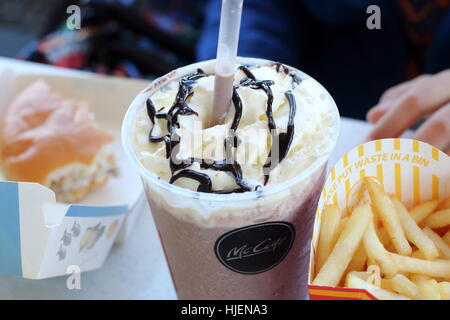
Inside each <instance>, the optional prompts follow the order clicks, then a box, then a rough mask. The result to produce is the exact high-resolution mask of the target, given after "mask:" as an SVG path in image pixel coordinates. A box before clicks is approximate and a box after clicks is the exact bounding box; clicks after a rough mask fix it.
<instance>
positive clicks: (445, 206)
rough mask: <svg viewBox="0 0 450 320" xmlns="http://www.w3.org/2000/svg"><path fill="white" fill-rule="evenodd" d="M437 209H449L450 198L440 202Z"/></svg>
mask: <svg viewBox="0 0 450 320" xmlns="http://www.w3.org/2000/svg"><path fill="white" fill-rule="evenodd" d="M439 209H450V197H448V198H447V199H445V200H444V201H442V203H441V204H440V205H439Z"/></svg>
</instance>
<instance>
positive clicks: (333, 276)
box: [313, 205, 373, 286]
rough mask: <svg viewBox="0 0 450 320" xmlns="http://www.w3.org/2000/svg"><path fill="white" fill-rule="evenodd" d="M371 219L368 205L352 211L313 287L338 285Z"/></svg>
mask: <svg viewBox="0 0 450 320" xmlns="http://www.w3.org/2000/svg"><path fill="white" fill-rule="evenodd" d="M372 217H373V216H372V211H371V210H370V206H369V205H362V206H359V207H357V208H356V209H355V210H354V211H353V214H352V215H351V217H350V218H349V219H348V221H347V223H346V224H345V227H344V230H342V234H341V235H340V236H339V238H338V240H337V242H336V245H335V246H334V248H333V251H331V253H330V255H329V256H328V259H327V260H326V261H325V263H324V265H323V266H322V268H321V269H320V271H319V274H318V275H317V277H316V278H315V279H314V281H313V285H318V286H336V285H337V284H338V283H339V280H340V279H341V277H342V275H343V273H344V271H345V269H346V268H347V266H348V264H349V263H350V260H351V259H352V257H353V254H354V253H355V251H356V249H357V248H358V246H359V243H360V242H361V239H362V237H363V234H364V232H365V230H366V228H367V225H368V224H369V221H370V220H371V219H372Z"/></svg>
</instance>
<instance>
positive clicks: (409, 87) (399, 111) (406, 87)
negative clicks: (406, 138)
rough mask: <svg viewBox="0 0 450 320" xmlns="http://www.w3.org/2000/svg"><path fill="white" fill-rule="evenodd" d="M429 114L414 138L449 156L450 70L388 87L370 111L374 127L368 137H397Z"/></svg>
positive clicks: (368, 117)
mask: <svg viewBox="0 0 450 320" xmlns="http://www.w3.org/2000/svg"><path fill="white" fill-rule="evenodd" d="M426 116H428V118H427V120H426V121H425V122H424V123H423V124H422V125H421V126H420V127H419V129H417V131H416V132H415V134H414V137H413V138H414V139H417V140H420V141H424V142H427V143H429V144H431V145H433V146H435V147H437V148H439V149H441V150H443V151H445V152H446V153H447V154H449V155H450V69H449V70H445V71H442V72H440V73H438V74H436V75H422V76H419V77H417V78H415V79H413V80H411V81H408V82H405V83H402V84H400V85H397V86H395V87H392V88H390V89H389V90H387V91H386V92H385V93H384V94H383V96H382V97H381V99H380V101H379V102H378V104H377V105H376V106H375V107H373V108H372V109H370V110H369V112H368V113H367V120H368V121H369V122H370V123H372V124H373V128H372V131H371V132H370V134H369V135H368V137H367V138H366V140H367V141H370V140H375V139H383V138H397V137H399V136H400V135H401V134H402V133H403V132H404V131H406V130H407V129H409V128H411V127H412V126H413V125H414V124H415V123H417V121H419V120H420V119H422V118H423V117H426Z"/></svg>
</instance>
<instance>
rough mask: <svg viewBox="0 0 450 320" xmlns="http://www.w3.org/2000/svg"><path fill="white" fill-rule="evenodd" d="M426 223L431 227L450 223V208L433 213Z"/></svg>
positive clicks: (434, 227) (444, 225) (439, 226)
mask: <svg viewBox="0 0 450 320" xmlns="http://www.w3.org/2000/svg"><path fill="white" fill-rule="evenodd" d="M425 225H426V226H428V227H430V228H431V229H436V228H441V227H446V226H448V225H450V209H444V210H440V211H437V212H435V213H433V214H432V215H431V216H429V217H428V218H427V219H426V220H425Z"/></svg>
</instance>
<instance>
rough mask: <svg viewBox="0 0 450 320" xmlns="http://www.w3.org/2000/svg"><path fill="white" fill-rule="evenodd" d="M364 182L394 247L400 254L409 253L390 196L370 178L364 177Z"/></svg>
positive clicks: (406, 241) (408, 247)
mask: <svg viewBox="0 0 450 320" xmlns="http://www.w3.org/2000/svg"><path fill="white" fill-rule="evenodd" d="M366 182H367V187H368V190H369V194H370V199H371V201H372V204H373V206H374V207H375V209H376V210H377V212H378V213H379V214H380V218H381V220H382V221H383V225H384V227H385V228H386V231H387V233H388V234H389V235H390V236H391V240H392V242H393V243H394V246H395V249H396V250H397V252H398V253H400V254H403V255H410V254H411V253H412V248H411V246H410V244H409V242H408V240H407V239H406V236H405V232H404V231H403V229H402V227H401V225H400V219H399V218H398V215H397V212H396V211H395V207H394V204H393V203H392V200H391V198H390V197H389V196H388V195H387V194H386V193H385V192H384V191H383V189H382V188H381V186H380V185H379V184H377V183H376V182H374V181H373V180H372V179H366Z"/></svg>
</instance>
